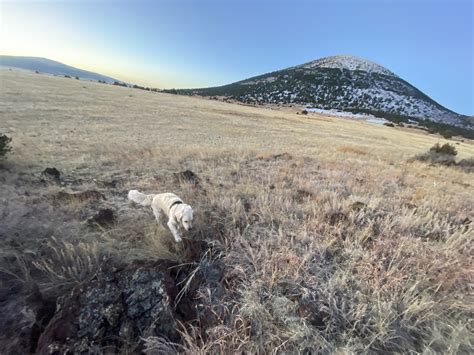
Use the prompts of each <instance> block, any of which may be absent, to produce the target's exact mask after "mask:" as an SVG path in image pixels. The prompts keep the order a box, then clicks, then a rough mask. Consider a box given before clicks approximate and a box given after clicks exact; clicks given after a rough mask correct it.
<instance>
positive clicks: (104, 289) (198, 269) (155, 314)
mask: <svg viewBox="0 0 474 355" xmlns="http://www.w3.org/2000/svg"><path fill="white" fill-rule="evenodd" d="M216 250H218V248H215V246H211V245H208V244H207V243H206V242H203V241H186V242H185V245H184V246H183V254H184V259H185V260H186V261H189V262H190V263H187V264H177V263H176V262H173V261H169V260H158V261H135V262H132V263H131V264H128V265H122V266H119V267H114V266H108V267H107V268H106V269H103V270H101V271H100V272H99V273H98V274H97V275H96V276H95V277H94V278H93V279H91V280H90V281H87V282H84V283H82V284H80V285H78V286H77V287H75V288H74V289H73V290H72V292H71V293H70V295H69V296H67V297H64V298H62V299H61V300H59V302H58V307H57V308H58V309H57V312H56V314H55V315H54V317H53V318H52V319H51V321H50V322H49V324H48V326H47V327H46V329H45V330H44V332H43V333H42V334H41V337H40V338H39V341H38V346H37V349H36V352H38V353H40V354H67V353H81V352H83V353H101V352H109V353H132V352H133V353H135V352H140V351H141V350H143V349H142V348H143V339H144V338H147V337H160V338H164V339H167V340H168V341H171V342H176V343H179V342H180V334H179V332H178V330H179V323H182V324H189V323H193V324H199V326H200V327H201V328H202V329H203V330H205V328H206V327H207V326H210V325H211V324H213V322H214V319H213V318H214V317H215V316H216V315H215V314H218V312H219V311H220V310H219V309H217V308H215V307H214V310H213V309H211V308H210V307H209V306H210V305H209V304H205V303H204V302H203V300H202V299H200V298H199V296H196V295H199V294H208V295H211V298H210V299H209V300H208V302H213V301H216V307H217V304H219V302H217V301H218V300H219V299H222V297H223V296H224V288H223V286H222V284H221V279H222V267H221V266H220V265H219V263H218V262H215V260H216V258H217V257H218V256H217V257H216V253H218V251H216ZM193 261H194V262H193ZM183 285H186V286H183ZM181 287H183V288H181ZM204 291H206V292H204ZM208 302H206V303H208ZM214 313H215V314H214Z"/></svg>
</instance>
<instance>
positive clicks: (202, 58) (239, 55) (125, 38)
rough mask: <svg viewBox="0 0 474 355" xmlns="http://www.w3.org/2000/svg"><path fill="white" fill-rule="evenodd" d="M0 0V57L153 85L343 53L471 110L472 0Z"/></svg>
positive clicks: (211, 80)
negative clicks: (29, 58)
mask: <svg viewBox="0 0 474 355" xmlns="http://www.w3.org/2000/svg"><path fill="white" fill-rule="evenodd" d="M0 1H1V3H0V54H6V55H24V56H39V57H46V58H48V59H53V60H57V61H60V62H63V63H65V64H68V65H72V66H76V67H78V68H81V69H86V70H91V71H95V72H98V73H101V74H105V75H109V76H112V77H115V78H118V79H121V80H125V81H128V82H133V83H137V84H141V85H147V86H154V87H159V88H172V87H176V88H183V87H186V88H190V87H208V86H216V85H223V84H228V83H231V82H234V81H238V80H242V79H245V78H248V77H251V76H254V75H259V74H263V73H267V72H270V71H274V70H278V69H283V68H286V67H289V66H293V65H298V64H302V63H304V62H308V61H311V60H314V59H318V58H321V57H324V56H329V55H335V54H351V55H356V56H359V57H363V58H367V59H369V60H372V61H374V62H376V63H378V64H381V65H383V66H384V67H386V68H387V69H389V70H391V71H393V72H394V73H396V74H397V75H399V76H400V77H401V78H403V79H405V80H406V81H408V82H409V83H411V84H412V85H414V86H416V87H417V88H418V89H420V90H421V91H423V92H424V93H426V94H427V95H428V96H430V97H431V98H433V99H434V100H436V101H437V102H439V103H440V104H442V105H443V106H446V107H447V108H449V109H451V110H454V111H456V112H459V113H462V114H468V115H474V82H473V80H474V64H473V62H474V54H473V52H474V44H473V41H474V39H473V36H474V34H473V32H474V28H473V16H474V15H473V1H471V0H431V1H430V0H411V1H409V0H398V1H397V0H379V1H375V0H353V1H350V0H333V1H329V0H325V1H317V0H315V1H310V0H294V1H290V0H287V1H284V0H275V1H270V0H260V1H258V0H254V1H251V0H241V1H236V0H235V1H234V0H229V1H225V0H201V1H198V0H195V1H193V0H157V1H140V0H137V1H121V0H95V1H93V0H86V1H76V0H69V1H68V0H62V1H58V0H49V1H38V0H30V1H28V0H16V1H5V0H0Z"/></svg>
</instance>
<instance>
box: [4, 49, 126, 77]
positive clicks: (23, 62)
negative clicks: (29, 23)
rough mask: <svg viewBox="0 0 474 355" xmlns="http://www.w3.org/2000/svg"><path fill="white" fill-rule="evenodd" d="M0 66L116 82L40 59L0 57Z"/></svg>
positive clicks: (92, 73)
mask: <svg viewBox="0 0 474 355" xmlns="http://www.w3.org/2000/svg"><path fill="white" fill-rule="evenodd" d="M0 66H3V67H8V68H19V69H25V70H31V71H38V72H40V73H46V74H53V75H69V76H71V77H79V78H81V79H89V80H96V81H99V80H103V81H105V82H107V83H113V82H115V81H120V80H116V79H114V78H111V77H109V76H105V75H101V74H97V73H94V72H90V71H87V70H82V69H78V68H75V67H71V66H69V65H66V64H63V63H60V62H56V61H54V60H50V59H46V58H40V57H18V56H9V55H0Z"/></svg>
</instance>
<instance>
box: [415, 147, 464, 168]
mask: <svg viewBox="0 0 474 355" xmlns="http://www.w3.org/2000/svg"><path fill="white" fill-rule="evenodd" d="M457 154H458V152H457V150H456V147H455V146H454V145H452V144H450V143H445V144H443V145H440V144H439V143H436V144H435V145H434V146H432V147H431V148H430V150H429V151H428V152H426V153H423V154H419V155H417V156H416V157H415V158H414V159H415V160H419V161H424V162H428V163H431V164H438V165H446V166H451V165H456V160H455V159H454V157H455V156H456V155H457Z"/></svg>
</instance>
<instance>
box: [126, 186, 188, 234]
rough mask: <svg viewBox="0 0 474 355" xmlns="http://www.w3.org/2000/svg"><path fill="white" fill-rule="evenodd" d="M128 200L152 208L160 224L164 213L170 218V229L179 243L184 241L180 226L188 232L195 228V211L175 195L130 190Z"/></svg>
mask: <svg viewBox="0 0 474 355" xmlns="http://www.w3.org/2000/svg"><path fill="white" fill-rule="evenodd" d="M128 199H129V200H132V201H133V202H136V203H138V204H140V205H142V206H151V208H152V210H153V213H154V214H155V217H156V220H157V222H158V223H161V215H162V214H163V213H164V214H165V215H166V216H167V217H168V228H169V229H170V231H171V233H172V234H173V237H174V239H175V240H176V241H177V242H180V241H181V240H182V239H181V235H180V234H179V227H180V226H181V227H183V228H184V229H185V230H186V231H189V230H190V229H192V227H193V209H192V208H191V206H189V205H187V204H185V203H184V202H183V201H182V200H181V199H180V198H179V197H178V196H176V195H175V194H173V193H170V192H167V193H164V194H156V195H155V194H152V195H145V194H142V193H141V192H139V191H137V190H130V191H129V193H128Z"/></svg>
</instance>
